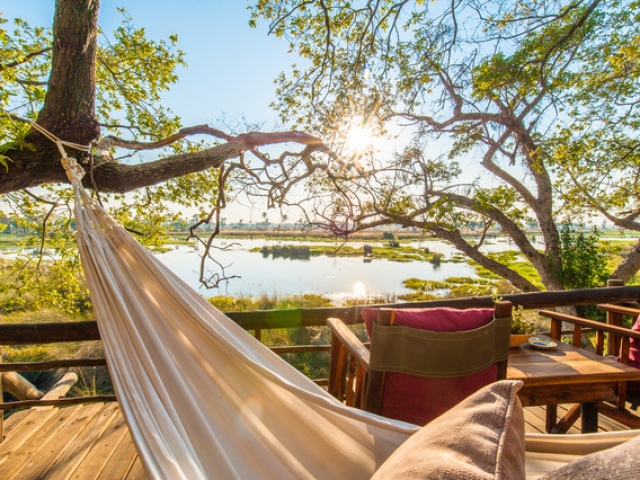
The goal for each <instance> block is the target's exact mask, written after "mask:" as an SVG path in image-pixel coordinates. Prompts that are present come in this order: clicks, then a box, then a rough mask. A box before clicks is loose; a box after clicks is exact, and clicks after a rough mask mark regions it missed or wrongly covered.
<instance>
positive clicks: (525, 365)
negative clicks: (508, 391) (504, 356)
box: [507, 342, 640, 433]
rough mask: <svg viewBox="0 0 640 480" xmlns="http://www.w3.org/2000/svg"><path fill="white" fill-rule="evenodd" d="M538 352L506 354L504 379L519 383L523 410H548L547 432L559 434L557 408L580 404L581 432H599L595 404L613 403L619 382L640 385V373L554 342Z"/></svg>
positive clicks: (517, 350) (524, 348)
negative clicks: (563, 404)
mask: <svg viewBox="0 0 640 480" xmlns="http://www.w3.org/2000/svg"><path fill="white" fill-rule="evenodd" d="M557 343H558V346H557V347H555V348H553V349H549V350H541V349H537V348H534V347H531V346H529V345H527V344H524V345H522V346H520V347H518V348H512V349H511V351H510V353H509V366H508V368H507V378H508V379H513V380H522V381H523V382H524V385H523V387H522V389H521V390H520V392H519V397H520V400H521V401H522V404H523V405H524V406H525V407H528V406H539V405H546V406H547V431H548V432H554V431H562V428H563V425H561V424H559V423H558V418H557V405H558V404H561V403H575V404H580V410H575V414H576V415H577V414H581V418H582V432H583V433H590V432H596V431H597V430H598V402H601V401H610V402H615V401H616V390H617V387H618V383H619V382H627V381H640V369H637V368H634V367H631V366H628V365H622V364H620V363H618V362H616V361H615V359H614V358H611V357H602V356H599V355H597V354H595V353H592V352H590V351H588V350H585V349H582V348H576V347H573V346H571V345H567V344H564V343H560V342H557Z"/></svg>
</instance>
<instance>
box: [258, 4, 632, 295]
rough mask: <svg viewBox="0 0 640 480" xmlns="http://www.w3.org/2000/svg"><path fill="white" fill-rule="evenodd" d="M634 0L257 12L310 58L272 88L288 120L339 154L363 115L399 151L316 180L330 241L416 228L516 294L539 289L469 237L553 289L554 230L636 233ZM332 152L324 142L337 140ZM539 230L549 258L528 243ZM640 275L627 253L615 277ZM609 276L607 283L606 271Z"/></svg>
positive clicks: (558, 261)
mask: <svg viewBox="0 0 640 480" xmlns="http://www.w3.org/2000/svg"><path fill="white" fill-rule="evenodd" d="M639 6H640V4H639V3H638V2H637V1H636V0H626V1H612V2H601V1H600V0H591V1H588V0H586V1H583V0H537V1H534V2H516V1H511V0H499V1H496V2H479V1H476V0H461V1H456V2H448V3H447V2H424V1H415V2H395V1H392V0H382V1H375V2H374V1H364V0H363V1H344V0H336V1H323V2H302V1H298V0H283V1H280V2H275V3H274V2H268V1H266V0H264V1H263V0H260V1H258V2H257V4H256V6H255V7H254V9H253V15H254V19H255V20H257V19H258V18H264V19H267V20H268V21H269V22H270V31H271V33H273V34H275V35H277V36H280V37H283V38H285V39H286V40H288V41H289V44H290V47H291V49H292V50H294V51H296V52H298V53H299V54H300V56H301V57H303V59H304V62H302V64H301V65H300V66H294V68H293V70H292V72H290V73H288V74H283V75H281V76H280V78H279V79H278V87H279V90H278V93H279V99H278V101H277V103H276V107H277V108H278V109H279V111H280V113H281V116H282V118H283V119H285V120H288V121H291V122H293V123H294V124H296V125H300V126H304V128H305V129H310V131H315V132H318V134H319V135H320V136H323V137H325V138H333V139H335V140H334V143H336V142H338V141H339V138H340V136H341V134H342V133H343V131H341V129H340V124H341V122H344V119H345V118H346V117H349V116H352V115H353V114H354V112H356V113H357V114H358V115H359V116H360V118H361V119H362V122H363V123H365V124H368V125H370V126H371V127H372V128H373V129H374V130H375V131H376V132H378V133H384V132H386V133H388V134H391V135H394V136H395V137H394V141H395V144H396V145H397V144H398V143H400V144H403V145H404V146H403V147H400V148H399V149H397V151H396V153H395V154H391V153H389V151H388V150H387V149H386V148H385V147H380V148H378V149H377V150H376V149H375V148H373V149H371V150H370V151H369V152H367V153H368V154H367V155H360V158H359V159H358V160H359V161H360V162H361V168H360V174H359V175H358V176H355V177H354V176H350V177H342V178H340V177H335V178H334V179H333V181H332V182H329V183H325V184H324V187H325V190H324V193H325V195H326V198H331V199H333V205H334V207H333V208H332V209H326V208H324V209H318V211H317V215H318V217H319V218H320V220H319V221H320V222H322V223H324V224H326V225H327V228H331V229H332V230H334V231H342V232H344V233H348V232H349V231H353V230H358V229H364V228H370V227H373V226H377V225H384V224H400V225H403V226H406V227H417V228H421V229H423V230H424V231H427V232H430V233H432V234H433V235H435V236H437V237H439V238H442V239H444V240H447V241H449V242H451V243H452V244H454V245H455V246H456V247H457V248H458V249H459V250H461V251H463V252H464V253H465V254H467V255H468V256H470V257H471V258H473V259H474V260H475V261H476V262H478V263H479V264H481V265H482V266H483V267H485V268H487V269H489V270H491V271H493V272H494V273H497V274H499V275H500V276H502V277H504V278H505V279H507V280H509V281H510V282H511V283H512V284H513V285H515V286H516V287H518V288H520V289H522V290H533V289H536V287H535V285H533V284H532V283H530V282H529V281H527V280H526V279H525V278H523V277H522V276H520V275H518V273H517V272H515V271H513V270H511V269H509V268H508V267H506V266H505V265H503V264H501V263H499V262H497V261H495V260H493V259H492V258H490V257H489V256H488V255H485V254H484V253H482V249H481V248H480V247H481V244H482V242H483V241H484V238H485V236H482V237H481V241H480V244H472V243H470V242H469V241H468V240H467V239H466V238H465V237H464V236H463V233H464V231H465V230H466V229H467V228H468V226H469V225H470V224H472V223H473V224H474V225H481V226H482V228H483V229H484V232H485V233H487V232H489V231H490V230H491V229H499V230H500V231H501V232H503V233H505V234H507V235H508V236H509V237H510V238H511V239H512V240H513V242H514V244H515V245H516V246H517V248H518V249H519V250H520V251H521V252H522V253H523V254H524V255H525V256H526V258H527V259H528V260H529V261H530V262H531V264H532V265H533V266H534V267H535V268H536V270H537V271H538V272H539V274H540V278H541V279H542V282H543V284H544V285H545V287H546V288H548V289H561V288H564V287H570V286H571V285H569V284H567V283H566V281H565V280H564V279H563V278H561V276H559V272H561V271H562V267H561V266H562V264H563V261H564V260H563V255H564V254H565V253H566V251H567V250H566V249H563V244H562V239H561V232H560V230H559V227H558V225H560V224H562V223H565V222H570V221H576V220H579V219H580V221H588V220H589V219H591V218H598V219H601V218H602V217H605V218H606V219H607V220H608V221H610V222H612V223H613V224H615V225H617V226H619V227H621V228H626V229H630V230H636V231H639V230H640V222H638V215H640V210H639V209H638V207H639V206H640V203H639V197H638V186H639V184H638V181H639V176H638V173H639V165H640V161H639V160H640V158H639V157H638V155H639V153H640V148H639V147H640V139H639V137H638V120H639V119H640V117H639V110H638V100H639V99H640V96H639V90H638V89H639V88H640V82H639V77H638V73H639V72H640V70H639V67H638V65H640V63H639V62H638V53H639V50H638V47H639V45H640V44H639V42H640V8H639ZM332 144H333V143H332ZM530 224H535V225H537V227H538V228H539V229H540V233H541V238H542V240H543V242H544V247H543V249H542V251H540V249H539V248H538V247H537V246H536V245H534V244H533V243H532V241H531V239H530V238H531V237H530V236H529V237H528V236H527V235H525V233H526V232H525V230H526V228H527V225H530ZM639 267H640V251H639V250H638V248H635V249H634V251H633V252H632V253H631V254H630V255H629V256H628V257H627V258H626V259H625V261H623V262H622V263H621V264H620V265H619V266H618V267H617V268H616V270H615V271H614V272H612V275H614V276H617V277H618V278H622V279H623V280H628V279H629V278H630V277H631V276H632V275H633V273H635V272H636V271H637V270H638V268H639ZM607 273H609V272H607Z"/></svg>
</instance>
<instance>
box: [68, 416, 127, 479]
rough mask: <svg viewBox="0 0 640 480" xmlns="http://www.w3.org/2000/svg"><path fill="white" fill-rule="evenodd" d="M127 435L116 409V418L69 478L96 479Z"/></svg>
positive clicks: (125, 426) (124, 424)
mask: <svg viewBox="0 0 640 480" xmlns="http://www.w3.org/2000/svg"><path fill="white" fill-rule="evenodd" d="M127 433H128V428H127V424H126V423H125V421H124V416H123V415H122V412H120V410H119V409H118V413H117V415H116V417H115V418H114V419H113V421H112V422H111V423H110V424H109V426H108V427H107V429H106V430H105V431H104V432H103V433H102V435H101V436H100V439H99V441H98V442H96V443H95V444H94V445H93V447H92V448H91V451H90V452H89V454H88V455H87V456H86V457H85V460H84V461H83V462H82V463H81V464H80V465H79V466H78V468H77V469H76V470H75V471H74V472H73V474H72V475H71V477H69V478H70V479H74V480H89V479H91V480H94V479H97V478H98V476H99V475H100V473H101V472H102V470H103V469H104V467H105V465H106V464H107V462H108V461H109V459H110V458H111V456H112V455H113V453H114V451H115V450H116V447H117V446H118V444H119V443H120V441H121V440H122V438H123V437H124V436H125V434H127Z"/></svg>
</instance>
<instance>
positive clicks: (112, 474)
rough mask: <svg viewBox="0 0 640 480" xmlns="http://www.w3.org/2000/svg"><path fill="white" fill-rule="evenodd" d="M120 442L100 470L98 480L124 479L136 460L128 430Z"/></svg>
mask: <svg viewBox="0 0 640 480" xmlns="http://www.w3.org/2000/svg"><path fill="white" fill-rule="evenodd" d="M125 430H126V431H125V434H124V436H123V437H122V439H121V440H120V443H119V444H118V446H117V448H116V450H115V452H114V453H113V455H112V456H111V458H110V459H109V461H108V462H107V464H106V465H105V467H104V468H103V469H102V472H101V473H100V476H99V477H98V480H113V479H114V478H126V476H127V475H128V473H129V471H130V470H131V468H132V467H133V464H134V462H135V461H136V459H137V458H138V452H137V451H136V447H135V445H134V444H133V440H132V439H131V435H130V433H129V429H125Z"/></svg>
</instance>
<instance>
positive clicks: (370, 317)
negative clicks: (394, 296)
mask: <svg viewBox="0 0 640 480" xmlns="http://www.w3.org/2000/svg"><path fill="white" fill-rule="evenodd" d="M493 313H494V311H493V309H487V308H482V309H469V310H455V309H451V308H429V309H420V310H414V309H406V310H404V309H400V310H396V311H395V313H394V324H396V325H402V326H407V327H411V328H418V329H421V330H431V331H436V332H456V331H462V330H473V329H476V328H480V327H482V326H484V325H486V324H487V323H489V322H490V321H491V320H492V319H493ZM377 314H378V309H377V308H367V309H364V310H363V311H362V317H363V319H364V321H365V325H366V327H367V331H368V332H369V336H370V337H371V331H372V326H373V321H374V320H375V318H376V316H377ZM496 379H497V367H496V366H495V365H492V366H491V367H489V368H487V369H485V370H483V371H481V372H478V373H474V374H472V375H466V376H463V377H455V378H429V377H417V376H415V375H409V374H406V373H392V372H389V373H387V374H386V375H385V381H384V382H385V383H384V387H383V392H384V394H383V397H382V409H381V412H380V413H381V414H382V415H384V416H385V417H389V418H395V419H398V420H404V421H407V422H411V423H415V424H417V425H426V424H427V423H428V422H430V421H431V420H433V419H434V418H436V417H438V416H439V415H441V414H443V413H444V412H446V411H447V410H449V409H450V408H452V407H454V406H455V405H457V404H458V403H459V402H461V401H462V400H464V399H465V398H467V397H468V396H469V395H471V394H473V393H475V392H476V391H478V390H479V389H480V388H482V387H484V386H485V385H488V384H489V383H491V382H494V381H495V380H496Z"/></svg>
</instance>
